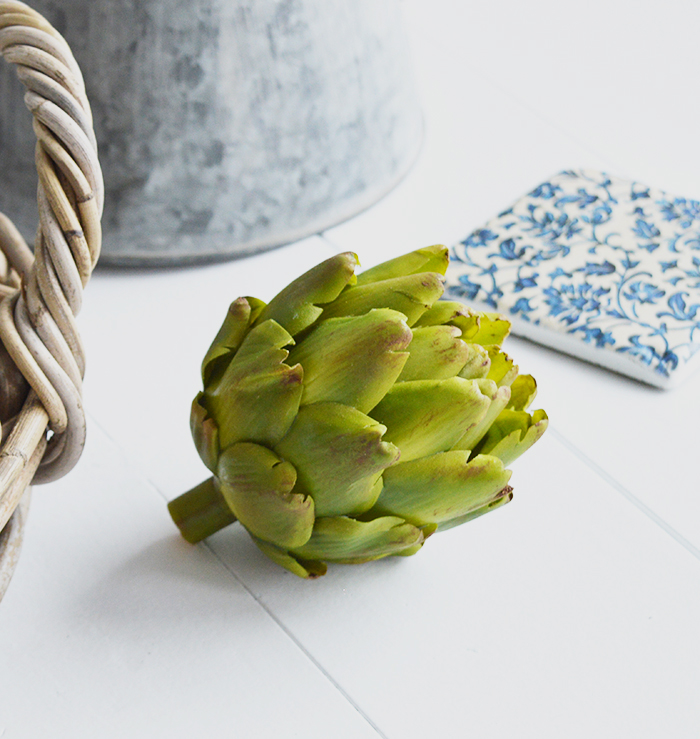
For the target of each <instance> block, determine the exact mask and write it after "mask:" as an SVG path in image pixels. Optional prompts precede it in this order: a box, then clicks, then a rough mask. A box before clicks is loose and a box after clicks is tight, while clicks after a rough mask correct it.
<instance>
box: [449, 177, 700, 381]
mask: <svg viewBox="0 0 700 739" xmlns="http://www.w3.org/2000/svg"><path fill="white" fill-rule="evenodd" d="M450 256H451V261H450V265H449V267H448V270H447V275H446V277H447V289H446V295H447V296H448V297H451V298H455V299H457V300H466V301H468V302H470V303H473V304H475V305H476V306H477V307H479V308H481V309H482V310H487V311H488V310H496V311H499V312H501V313H503V314H505V315H506V316H507V317H508V319H509V320H510V321H511V322H512V324H513V329H512V330H513V333H515V334H518V335H519V336H525V337H527V338H531V339H533V340H534V341H537V342H539V343H542V344H545V345H547V346H551V347H553V348H554V349H558V350H559V351H563V352H565V353H567V354H572V355H573V356H577V357H581V358H582V359H586V360H588V361H590V362H594V363H596V364H599V365H601V366H603V367H607V368H608V369H612V370H615V371H617V372H620V373H622V374H626V375H629V376H630V377H634V378H635V379H639V380H642V381H644V382H647V383H648V384H651V385H657V386H659V387H665V388H668V387H672V386H676V385H678V384H680V383H681V382H683V380H685V379H686V378H687V377H688V376H689V375H691V374H692V373H693V372H694V371H696V370H697V368H698V366H700V330H699V327H700V324H699V323H698V321H697V320H696V314H697V313H698V311H699V310H700V202H698V201H695V200H690V199H687V198H683V197H679V196H674V195H669V194H668V193H665V192H663V191H661V190H658V189H657V188H652V187H649V186H648V185H645V184H643V183H640V182H630V181H627V180H622V179H620V178H619V177H615V176H612V175H609V174H607V173H604V172H597V171H593V170H568V171H565V172H560V173H558V174H556V175H554V176H552V177H550V178H548V179H547V180H545V181H544V182H541V183H539V184H538V185H537V186H536V187H533V189H532V190H530V191H529V192H528V193H527V194H525V195H523V196H522V197H521V198H519V199H518V200H517V201H516V202H515V203H513V204H511V205H509V206H507V207H506V206H504V208H503V210H502V211H501V212H500V213H499V214H498V215H495V216H494V217H493V218H491V219H490V220H489V221H488V222H487V223H486V224H483V225H482V226H480V227H478V228H476V229H475V230H474V231H472V232H471V233H470V234H468V235H466V236H465V238H464V239H462V240H461V241H460V242H459V243H458V244H455V245H454V246H453V247H452V248H451V250H450Z"/></svg>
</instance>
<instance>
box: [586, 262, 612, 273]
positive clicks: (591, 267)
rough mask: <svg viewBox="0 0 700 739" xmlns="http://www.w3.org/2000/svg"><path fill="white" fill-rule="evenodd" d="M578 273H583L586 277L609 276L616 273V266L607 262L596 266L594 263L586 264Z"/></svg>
mask: <svg viewBox="0 0 700 739" xmlns="http://www.w3.org/2000/svg"><path fill="white" fill-rule="evenodd" d="M577 271H578V272H583V274H585V275H609V274H612V273H613V272H614V271H615V265H614V264H611V263H610V262H608V261H607V260H605V261H604V262H603V263H602V264H594V263H593V262H586V266H585V267H581V268H580V269H579V270H577Z"/></svg>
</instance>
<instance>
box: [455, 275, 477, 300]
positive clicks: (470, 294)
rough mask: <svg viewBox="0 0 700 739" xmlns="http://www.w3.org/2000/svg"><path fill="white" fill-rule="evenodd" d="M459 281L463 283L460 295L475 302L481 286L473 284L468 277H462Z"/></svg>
mask: <svg viewBox="0 0 700 739" xmlns="http://www.w3.org/2000/svg"><path fill="white" fill-rule="evenodd" d="M459 281H460V283H461V289H460V291H459V295H461V296H462V297H464V298H467V299H468V300H474V298H475V297H476V296H477V295H478V294H479V290H481V285H477V284H476V283H475V282H471V280H470V279H469V278H468V277H467V275H461V276H460V278H459Z"/></svg>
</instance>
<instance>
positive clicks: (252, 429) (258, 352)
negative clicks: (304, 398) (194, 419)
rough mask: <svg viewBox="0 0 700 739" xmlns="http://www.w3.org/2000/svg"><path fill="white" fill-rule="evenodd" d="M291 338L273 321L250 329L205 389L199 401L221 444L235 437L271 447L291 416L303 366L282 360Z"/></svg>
mask: <svg viewBox="0 0 700 739" xmlns="http://www.w3.org/2000/svg"><path fill="white" fill-rule="evenodd" d="M292 342H293V339H292V337H291V336H290V335H289V334H288V333H287V332H286V331H285V330H284V328H282V326H280V325H279V324H278V323H276V322H275V321H265V323H262V324H260V325H258V326H255V327H254V328H253V329H251V331H250V333H249V334H248V335H247V336H246V338H245V339H244V340H243V343H242V344H241V346H240V348H239V350H238V352H237V353H236V354H235V355H234V357H233V358H232V359H231V361H230V362H229V364H228V367H227V368H226V371H225V372H224V373H223V375H222V377H221V379H220V380H219V381H218V382H216V383H214V384H211V385H209V386H207V387H206V388H205V391H204V396H203V397H202V398H201V400H200V403H201V404H202V405H203V406H204V407H205V408H206V409H207V411H208V412H209V415H210V416H211V417H212V418H213V419H214V420H215V422H216V425H217V426H218V428H219V446H220V447H221V448H222V449H225V448H226V447H229V446H231V444H235V443H236V442H239V441H253V442H257V443H259V444H264V445H266V446H273V445H274V444H275V443H276V442H277V441H279V440H280V439H281V438H282V437H283V436H284V434H285V433H287V431H288V429H289V427H290V426H291V425H292V422H293V421H294V417H295V416H296V412H297V410H298V408H299V402H300V401H301V394H302V379H303V375H304V373H303V370H302V368H301V367H300V366H298V365H296V366H294V367H290V366H289V365H288V364H285V363H284V360H285V359H286V358H287V356H288V354H289V352H288V351H287V350H286V349H284V348H283V347H284V346H285V345H287V344H290V343H292Z"/></svg>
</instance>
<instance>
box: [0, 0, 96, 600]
mask: <svg viewBox="0 0 700 739" xmlns="http://www.w3.org/2000/svg"><path fill="white" fill-rule="evenodd" d="M0 53H1V54H2V55H3V57H4V58H5V59H6V60H7V61H8V62H10V63H12V64H14V65H15V66H16V71H17V76H18V77H19V79H20V81H21V82H22V84H23V85H24V86H25V88H26V90H27V92H26V94H25V102H26V105H27V107H28V108H29V110H30V111H31V113H32V116H33V124H34V133H35V134H36V138H37V146H36V167H37V171H38V173H39V187H38V204H39V228H38V230H37V236H36V241H35V246H34V254H32V252H31V250H30V249H29V248H28V247H27V245H26V243H25V241H24V239H23V238H22V236H21V235H20V234H19V232H18V231H17V229H16V228H15V227H14V226H13V225H12V223H11V222H10V221H9V220H8V219H7V218H6V217H5V216H4V215H2V214H0V249H1V250H2V254H0V340H2V345H4V349H3V348H2V347H0V350H1V351H0V423H1V425H2V446H1V448H0V598H2V595H3V594H4V592H5V589H6V588H7V585H8V584H9V581H10V578H11V576H12V571H13V569H14V567H15V564H16V562H17V557H18V554H19V547H20V544H21V540H22V531H23V528H24V523H25V521H26V517H27V511H28V506H29V484H30V482H32V483H43V482H50V481H51V480H55V479H57V478H58V477H61V476H62V475H64V474H65V473H66V472H68V471H69V470H70V469H71V468H72V467H73V465H74V464H75V463H76V462H77V461H78V459H79V457H80V454H81V452H82V449H83V445H84V443H85V416H84V413H83V407H82V400H81V384H82V377H83V373H84V369H85V358H84V354H83V348H82V344H81V341H80V336H79V334H78V331H77V328H76V322H75V316H76V315H77V314H78V312H79V311H80V305H81V301H82V291H83V288H84V287H85V285H86V283H87V281H88V280H89V279H90V274H91V273H92V270H93V267H94V266H95V262H96V261H97V257H98V255H99V251H100V242H101V228H100V217H101V214H102V201H103V183H102V173H101V171H100V166H99V162H98V160H97V147H96V144H95V135H94V133H93V127H92V115H91V113H90V106H89V104H88V101H87V98H86V96H85V86H84V84H83V78H82V75H81V73H80V69H79V68H78V65H77V63H76V61H75V59H74V58H73V55H72V53H71V51H70V49H69V47H68V44H67V43H66V42H65V40H64V39H63V38H62V37H61V35H60V34H59V33H58V32H57V31H56V30H55V29H54V28H53V27H52V26H51V25H50V24H49V23H48V22H47V21H46V20H45V19H44V18H43V17H42V16H41V15H39V14H38V13H37V12H35V11H34V10H32V9H31V8H29V7H28V6H27V5H25V4H24V3H22V2H18V1H17V0H0Z"/></svg>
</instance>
